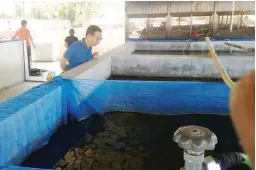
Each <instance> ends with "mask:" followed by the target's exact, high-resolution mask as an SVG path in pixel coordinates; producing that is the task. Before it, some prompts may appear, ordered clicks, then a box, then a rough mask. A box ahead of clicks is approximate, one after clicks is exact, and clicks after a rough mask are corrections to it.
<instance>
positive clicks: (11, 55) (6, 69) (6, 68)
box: [0, 40, 25, 89]
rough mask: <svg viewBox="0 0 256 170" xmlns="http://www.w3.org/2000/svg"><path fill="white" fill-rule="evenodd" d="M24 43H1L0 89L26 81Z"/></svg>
mask: <svg viewBox="0 0 256 170" xmlns="http://www.w3.org/2000/svg"><path fill="white" fill-rule="evenodd" d="M23 45H24V44H23V41H20V40H17V41H6V42H1V41H0V89H2V88H6V87H10V86H13V85H15V84H17V83H21V82H23V81H24V79H25V75H24V59H23Z"/></svg>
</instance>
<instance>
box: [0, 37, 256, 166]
mask: <svg viewBox="0 0 256 170" xmlns="http://www.w3.org/2000/svg"><path fill="white" fill-rule="evenodd" d="M196 43H197V44H193V43H192V44H191V45H190V47H189V48H187V47H186V48H187V49H186V50H187V51H192V52H193V51H198V50H199V49H200V50H201V45H198V43H199V42H196ZM200 43H205V42H200ZM213 43H214V44H215V45H216V46H218V47H219V48H223V49H222V51H229V50H230V47H228V46H227V47H226V46H224V45H223V43H224V41H213ZM240 43H241V42H240ZM242 43H244V44H249V45H251V46H252V45H254V41H245V42H242ZM185 45H187V42H186V41H184V42H171V43H167V42H127V43H125V44H123V45H122V46H119V47H117V48H115V49H113V50H112V51H110V52H108V53H105V54H103V55H102V56H101V58H100V59H97V60H93V61H90V62H88V63H85V64H83V65H81V66H79V67H77V68H74V69H73V70H70V71H67V72H66V73H64V74H63V75H62V77H56V78H55V80H54V81H52V82H48V83H46V84H43V85H40V86H38V87H35V88H33V89H31V90H29V91H27V92H25V93H24V94H22V95H20V96H17V97H15V98H13V99H10V100H8V101H6V102H4V103H1V105H0V111H1V113H4V114H2V115H1V117H0V118H1V119H0V127H1V128H0V130H1V138H2V139H3V140H1V141H0V146H1V151H0V152H1V153H0V155H1V159H0V160H1V162H0V164H2V165H5V168H7V169H8V168H11V167H12V166H19V167H18V168H20V167H29V168H41V169H102V170H103V169H104V170H107V169H117V170H118V169H120V170H121V169H138V170H143V169H145V170H151V169H152V170H155V169H159V170H160V169H161V170H162V169H163V170H164V169H180V168H182V167H183V166H184V159H185V157H186V156H185V157H184V159H183V156H184V155H183V154H184V153H186V154H187V152H184V150H183V149H184V148H181V147H179V146H182V145H181V144H180V140H178V137H177V136H178V135H184V134H183V133H182V132H181V131H182V130H179V128H180V127H183V128H185V129H186V128H191V127H193V128H192V131H191V133H192V132H193V133H194V134H200V133H199V131H200V130H201V131H203V132H207V133H209V134H210V135H209V136H210V137H211V140H210V139H209V140H208V139H207V141H210V142H209V146H210V147H207V148H208V149H206V150H205V151H203V152H202V153H203V158H204V156H205V157H206V158H208V157H209V156H212V157H213V158H216V159H217V158H219V157H220V156H219V155H221V154H227V155H228V154H229V155H231V157H232V155H235V156H234V157H235V158H237V159H235V161H234V162H233V163H234V165H233V164H232V165H231V164H230V165H228V164H225V162H224V163H223V164H225V165H223V164H222V165H219V168H220V169H222V167H230V169H234V170H235V169H249V167H248V166H247V165H246V164H245V163H242V162H244V161H245V160H243V159H245V158H244V157H243V156H241V155H242V154H238V153H243V149H242V148H241V146H240V144H239V139H238V137H237V136H236V133H235V131H234V129H233V125H232V122H231V119H230V116H229V108H228V100H229V88H228V87H227V85H225V84H224V83H223V82H222V81H221V77H220V75H219V73H218V70H217V69H216V67H215V65H214V63H213V62H212V59H211V58H210V57H202V56H200V55H198V54H193V55H183V52H182V53H181V52H180V53H179V54H177V53H176V54H173V53H169V54H161V55H159V53H157V54H151V53H150V54H143V55H141V54H138V53H136V50H137V51H138V50H142V51H143V50H144V51H145V50H150V51H156V50H158V51H159V50H160V51H168V50H169V51H170V49H172V50H177V51H183V48H184V46H185ZM205 49H206V48H205ZM232 52H234V54H235V53H236V52H237V53H239V52H240V51H239V50H236V49H233V51H232ZM226 54H227V55H226ZM239 54H243V55H245V56H236V55H234V56H232V55H229V53H225V52H224V53H223V56H222V55H221V56H220V61H221V62H222V64H223V65H224V66H225V68H226V69H227V70H228V73H229V75H230V77H231V78H232V79H239V78H240V77H241V76H243V75H244V74H246V73H247V72H249V71H251V70H253V69H254V61H255V58H254V56H252V54H249V53H243V52H240V53H239ZM241 65H243V66H244V67H240V66H241ZM142 80H143V81H142ZM28 120H29V121H28ZM17 122H19V123H17ZM191 125H192V126H191ZM190 130H191V129H190ZM202 140H205V138H203V139H202ZM177 143H179V144H177ZM216 155H217V156H216ZM239 155H240V156H239ZM190 156H191V155H190ZM200 156H202V154H200ZM186 158H187V157H186ZM201 158H202V157H200V159H201ZM205 160H206V159H205ZM185 162H186V159H185ZM201 163H202V164H203V165H204V166H206V168H208V169H210V168H209V167H208V165H210V164H209V163H208V164H207V163H206V162H205V161H204V160H203V162H201ZM185 164H186V163H185ZM29 168H25V169H29Z"/></svg>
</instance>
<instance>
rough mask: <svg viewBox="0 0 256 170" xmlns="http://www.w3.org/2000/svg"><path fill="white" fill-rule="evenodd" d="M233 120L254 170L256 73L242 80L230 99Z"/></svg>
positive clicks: (253, 72) (251, 73)
mask: <svg viewBox="0 0 256 170" xmlns="http://www.w3.org/2000/svg"><path fill="white" fill-rule="evenodd" d="M230 109H231V118H232V121H233V123H234V127H235V129H236V132H237V134H238V136H239V139H240V142H241V144H242V146H243V148H244V150H245V152H246V153H247V154H248V156H249V158H250V161H251V168H253V169H254V159H255V157H254V156H255V150H254V149H255V129H254V128H255V71H252V72H250V73H249V74H248V75H246V76H244V77H243V78H241V79H240V80H239V81H238V83H237V85H236V88H235V89H234V91H232V93H231V98H230Z"/></svg>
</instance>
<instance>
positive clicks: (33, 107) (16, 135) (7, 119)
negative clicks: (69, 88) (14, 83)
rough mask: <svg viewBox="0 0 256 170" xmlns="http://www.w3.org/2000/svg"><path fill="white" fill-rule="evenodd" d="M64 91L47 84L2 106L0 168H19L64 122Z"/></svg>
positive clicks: (0, 113) (59, 87) (0, 109)
mask: <svg viewBox="0 0 256 170" xmlns="http://www.w3.org/2000/svg"><path fill="white" fill-rule="evenodd" d="M63 104H65V100H63V96H62V88H61V86H60V85H57V84H56V83H47V84H45V85H40V86H37V87H35V88H32V89H30V90H28V91H27V92H25V93H23V94H21V95H19V96H17V97H14V98H12V99H10V100H8V101H6V102H3V103H1V104H0V165H19V164H20V163H21V162H22V161H23V160H24V159H25V158H26V157H27V156H28V154H30V153H31V152H33V151H34V150H36V149H39V148H40V147H42V146H43V145H45V144H47V141H48V138H49V136H50V135H52V133H53V132H54V131H55V130H56V129H57V128H58V126H59V125H60V124H61V123H62V122H63V121H65V110H64V109H65V107H63V106H62V105H63Z"/></svg>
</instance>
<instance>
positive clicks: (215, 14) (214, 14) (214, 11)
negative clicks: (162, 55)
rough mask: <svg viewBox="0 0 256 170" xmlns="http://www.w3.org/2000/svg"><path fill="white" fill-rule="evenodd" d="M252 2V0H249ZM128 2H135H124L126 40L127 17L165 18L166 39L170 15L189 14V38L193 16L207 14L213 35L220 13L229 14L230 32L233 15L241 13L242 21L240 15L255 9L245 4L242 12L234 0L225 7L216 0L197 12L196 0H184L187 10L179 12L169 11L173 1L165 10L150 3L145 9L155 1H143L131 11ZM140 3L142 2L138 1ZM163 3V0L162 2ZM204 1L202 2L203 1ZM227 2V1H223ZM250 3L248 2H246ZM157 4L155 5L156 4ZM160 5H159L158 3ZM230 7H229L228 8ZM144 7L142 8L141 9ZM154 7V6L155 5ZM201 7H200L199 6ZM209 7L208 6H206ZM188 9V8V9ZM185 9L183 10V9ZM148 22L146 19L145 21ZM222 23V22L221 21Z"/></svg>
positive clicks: (170, 27)
mask: <svg viewBox="0 0 256 170" xmlns="http://www.w3.org/2000/svg"><path fill="white" fill-rule="evenodd" d="M251 2H252V3H253V1H251ZM128 3H136V2H129V1H128V2H126V4H125V6H126V7H125V13H126V16H125V17H126V22H125V40H126V41H127V40H128V39H129V35H128V34H129V18H148V17H150V18H156V17H159V16H161V17H163V18H164V17H165V18H166V35H167V39H171V31H172V27H173V25H172V17H176V16H185V15H186V16H189V17H190V26H189V38H191V34H192V26H193V18H192V17H193V16H200V15H201V16H209V17H210V18H211V19H210V21H211V22H210V23H212V25H209V27H211V28H212V35H215V33H216V31H217V30H218V26H219V23H220V19H222V21H223V16H222V18H221V17H220V16H221V15H220V14H222V13H225V14H227V16H229V15H231V22H230V23H229V24H230V27H229V30H230V32H232V30H233V16H234V15H237V14H238V15H241V18H240V19H239V22H240V23H242V15H244V14H245V13H246V14H247V15H248V14H253V15H255V9H254V11H253V10H252V9H249V6H250V4H247V6H246V7H247V8H248V9H243V10H245V11H246V12H244V11H243V10H242V11H241V9H239V8H238V7H237V6H240V5H239V4H236V3H235V1H233V2H232V1H229V2H228V3H230V5H231V6H229V5H228V4H224V5H226V6H227V7H226V8H225V9H222V8H223V4H220V3H222V2H218V1H212V3H213V4H212V8H211V10H209V11H203V10H202V9H201V10H202V11H203V12H202V11H199V12H197V10H195V9H194V10H193V8H194V7H195V6H196V5H195V3H197V1H186V2H185V3H188V4H187V6H188V7H184V4H183V6H181V7H183V8H184V9H187V12H179V10H176V11H175V12H172V11H171V9H170V8H171V6H172V5H173V3H176V2H174V1H168V2H167V3H169V5H167V11H161V10H157V9H154V8H153V9H152V5H151V6H150V8H149V10H148V11H147V9H146V8H147V6H149V4H150V3H156V2H150V1H148V2H145V5H141V4H140V7H141V9H140V7H138V9H137V11H135V10H134V11H135V12H134V13H131V10H129V9H128V8H129V5H128ZM140 3H142V2H140ZM163 3H164V2H163ZM203 3H204V2H203ZM225 3H227V2H225ZM247 3H250V2H247ZM181 5H182V4H181ZM156 6H157V5H156ZM159 6H160V5H159ZM174 7H177V8H178V6H177V5H176V4H174ZM230 7H231V8H230ZM142 8H144V9H142ZM155 8H156V7H155ZM201 8H202V7H201ZM208 8H210V7H208ZM188 9H189V10H188ZM183 11H185V10H183ZM147 22H148V21H147ZM222 23H223V22H222ZM146 25H148V23H147V24H146ZM240 26H241V24H238V28H237V29H239V27H240Z"/></svg>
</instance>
